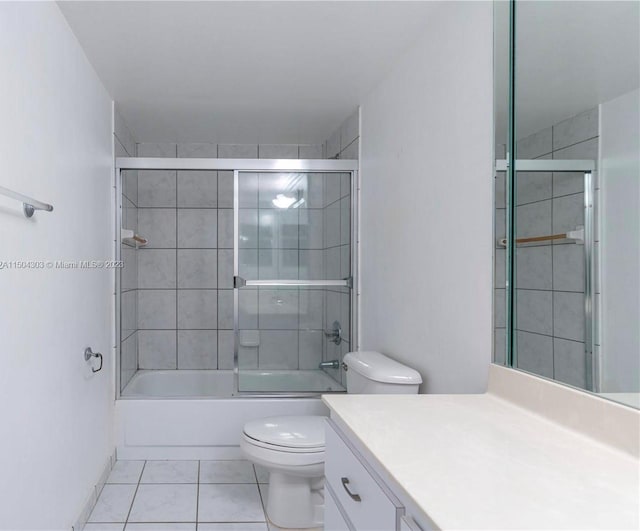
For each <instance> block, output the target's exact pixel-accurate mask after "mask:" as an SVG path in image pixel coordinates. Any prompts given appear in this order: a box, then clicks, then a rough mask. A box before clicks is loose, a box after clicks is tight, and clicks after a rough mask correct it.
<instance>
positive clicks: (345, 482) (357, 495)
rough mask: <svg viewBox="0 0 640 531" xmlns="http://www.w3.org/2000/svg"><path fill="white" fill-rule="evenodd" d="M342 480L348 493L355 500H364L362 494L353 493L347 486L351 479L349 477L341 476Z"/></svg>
mask: <svg viewBox="0 0 640 531" xmlns="http://www.w3.org/2000/svg"><path fill="white" fill-rule="evenodd" d="M340 480H341V481H342V486H343V487H344V490H346V491H347V494H348V495H349V496H351V499H352V500H353V501H357V502H359V501H362V498H360V495H359V494H353V493H352V492H351V491H350V490H349V487H347V485H348V484H349V479H348V478H340Z"/></svg>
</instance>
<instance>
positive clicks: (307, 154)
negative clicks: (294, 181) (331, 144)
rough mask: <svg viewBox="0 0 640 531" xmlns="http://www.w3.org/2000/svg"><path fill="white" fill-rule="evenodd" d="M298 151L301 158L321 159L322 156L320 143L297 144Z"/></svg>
mask: <svg viewBox="0 0 640 531" xmlns="http://www.w3.org/2000/svg"><path fill="white" fill-rule="evenodd" d="M298 153H299V156H300V158H301V159H323V158H324V152H323V149H322V144H311V145H301V146H298Z"/></svg>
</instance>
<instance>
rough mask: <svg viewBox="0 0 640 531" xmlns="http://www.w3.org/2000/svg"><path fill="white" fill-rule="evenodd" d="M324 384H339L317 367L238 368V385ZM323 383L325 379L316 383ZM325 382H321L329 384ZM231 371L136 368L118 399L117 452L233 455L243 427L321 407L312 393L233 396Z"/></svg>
mask: <svg viewBox="0 0 640 531" xmlns="http://www.w3.org/2000/svg"><path fill="white" fill-rule="evenodd" d="M258 382H259V387H254V389H256V390H259V391H261V392H264V393H265V394H268V392H269V391H272V390H273V391H275V390H282V389H283V387H282V385H283V384H284V383H286V384H287V387H286V389H285V390H286V391H288V392H295V391H305V390H309V389H312V388H314V387H310V386H315V390H318V392H319V393H320V392H322V391H320V389H324V390H325V391H329V390H331V391H333V390H337V391H340V390H342V387H341V386H340V385H339V384H337V383H336V382H335V381H334V380H333V379H331V378H330V377H329V376H328V375H326V374H325V373H324V372H323V371H319V370H310V371H258V370H255V371H244V372H243V373H241V389H242V388H247V386H257V385H258ZM323 386H324V387H323ZM329 387H330V388H331V389H328V388H329ZM232 393H233V372H232V371H227V370H224V371H213V370H210V371H208V370H202V371H196V370H194V371H191V370H184V371H181V370H177V371H176V370H169V371H164V370H163V371H138V372H137V373H136V375H135V376H134V377H133V378H132V379H131V381H130V382H129V384H128V385H127V387H126V388H125V390H124V392H123V393H122V398H123V400H117V401H116V406H115V417H116V447H117V455H118V459H238V458H240V457H242V454H241V452H240V447H239V444H240V434H241V433H242V427H243V426H244V424H245V423H246V422H248V421H250V420H254V419H258V418H263V417H270V416H277V415H325V416H326V415H328V410H327V408H326V406H324V404H322V402H321V401H320V398H319V397H309V398H306V397H305V398H284V397H282V398H276V397H274V398H270V397H250V396H246V395H245V396H242V395H239V396H232Z"/></svg>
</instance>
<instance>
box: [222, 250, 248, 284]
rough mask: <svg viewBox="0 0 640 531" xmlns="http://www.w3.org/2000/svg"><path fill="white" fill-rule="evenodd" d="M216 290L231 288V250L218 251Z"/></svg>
mask: <svg viewBox="0 0 640 531" xmlns="http://www.w3.org/2000/svg"><path fill="white" fill-rule="evenodd" d="M256 255H257V253H256ZM241 276H242V275H241ZM245 278H246V277H245ZM218 288H220V289H232V288H233V249H219V250H218Z"/></svg>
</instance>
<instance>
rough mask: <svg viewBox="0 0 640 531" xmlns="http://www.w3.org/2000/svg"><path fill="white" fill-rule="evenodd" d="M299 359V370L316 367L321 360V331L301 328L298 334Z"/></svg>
mask: <svg viewBox="0 0 640 531" xmlns="http://www.w3.org/2000/svg"><path fill="white" fill-rule="evenodd" d="M298 341H299V347H298V348H299V358H298V359H299V361H298V366H299V368H300V369H301V370H304V369H317V368H318V365H319V363H320V362H321V361H322V331H321V330H301V331H300V332H299V335H298Z"/></svg>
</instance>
